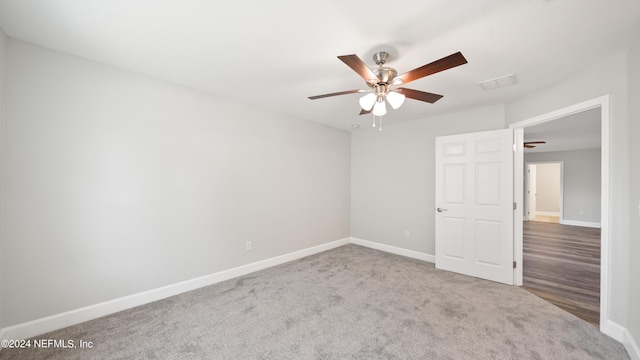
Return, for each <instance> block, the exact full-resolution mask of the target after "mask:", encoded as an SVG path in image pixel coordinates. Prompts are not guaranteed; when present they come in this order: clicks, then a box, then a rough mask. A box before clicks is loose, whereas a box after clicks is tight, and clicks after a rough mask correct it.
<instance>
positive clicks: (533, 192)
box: [527, 164, 538, 220]
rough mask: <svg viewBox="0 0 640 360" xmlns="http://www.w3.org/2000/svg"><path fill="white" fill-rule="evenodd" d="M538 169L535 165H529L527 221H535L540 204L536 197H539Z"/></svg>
mask: <svg viewBox="0 0 640 360" xmlns="http://www.w3.org/2000/svg"><path fill="white" fill-rule="evenodd" d="M537 170H538V168H537V167H536V166H535V165H533V164H527V183H528V189H527V199H528V200H529V201H528V204H527V220H533V219H534V218H535V217H536V212H537V210H536V209H537V208H538V202H537V201H536V196H538V190H537V189H538V185H537V184H538V182H537V176H538V175H537V172H538V171H537Z"/></svg>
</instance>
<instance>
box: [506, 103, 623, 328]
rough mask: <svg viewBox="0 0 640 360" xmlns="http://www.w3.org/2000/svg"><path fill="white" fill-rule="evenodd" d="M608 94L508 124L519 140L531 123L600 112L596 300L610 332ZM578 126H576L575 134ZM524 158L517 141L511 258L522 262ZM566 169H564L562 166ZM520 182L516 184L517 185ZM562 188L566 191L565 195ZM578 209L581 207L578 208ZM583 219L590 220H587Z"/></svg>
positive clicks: (518, 276) (519, 274)
mask: <svg viewBox="0 0 640 360" xmlns="http://www.w3.org/2000/svg"><path fill="white" fill-rule="evenodd" d="M609 101H610V100H609V96H602V97H599V98H596V99H592V100H589V101H585V102H583V103H579V104H576V105H573V106H569V107H567V108H563V109H560V110H556V111H553V112H551V113H547V114H543V115H540V116H536V117H534V118H531V119H528V120H524V121H521V122H518V123H514V124H511V125H510V128H512V129H514V131H515V137H516V143H517V144H518V143H519V144H522V143H523V142H524V134H525V131H526V128H529V127H533V126H534V125H538V124H543V123H547V122H554V121H555V120H558V119H561V118H564V117H567V116H570V115H573V114H577V113H580V112H584V111H587V110H593V111H595V112H597V113H598V114H599V115H600V124H599V129H600V133H599V136H598V138H597V141H598V142H599V143H600V162H599V165H600V178H599V181H600V183H599V188H600V196H599V199H600V211H599V215H598V219H597V223H598V226H600V228H599V229H598V230H599V231H600V256H599V258H600V259H599V260H600V264H599V265H600V275H599V277H600V282H599V290H600V291H599V296H600V304H599V310H600V311H599V328H600V330H601V331H603V332H604V333H607V334H608V333H611V332H612V329H609V327H608V325H607V324H608V323H609V321H608V319H609V316H608V314H609V312H608V294H609V273H610V270H609V266H610V261H609V247H610V243H609V239H610V235H609V231H610V230H609V229H610V224H609V221H610V220H609V126H610V125H609V124H610V121H609ZM579 130H580V129H577V131H576V134H577V133H578V132H579ZM524 169H525V162H524V149H523V147H522V146H521V145H520V146H518V147H517V148H516V157H515V172H514V181H515V184H516V186H515V187H514V191H515V194H514V198H515V199H516V203H517V204H516V205H517V210H516V216H515V219H517V220H516V221H514V230H515V231H514V233H515V235H514V239H515V240H514V241H515V244H514V251H515V253H514V255H515V256H514V258H515V259H516V262H517V263H518V264H523V221H522V220H523V219H524V215H525V214H524V211H523V209H524V199H525V194H524V189H525V186H524V180H525V179H524V178H525V176H524V173H525V170H524ZM565 171H566V169H565ZM518 184H519V185H518ZM566 191H567V190H566V189H565V195H566ZM578 211H582V210H580V209H578ZM566 212H567V204H566V203H565V204H564V210H563V215H566ZM586 223H589V221H587V222H586ZM515 282H516V284H517V285H520V286H522V285H523V266H517V267H516V271H515Z"/></svg>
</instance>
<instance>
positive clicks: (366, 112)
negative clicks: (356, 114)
mask: <svg viewBox="0 0 640 360" xmlns="http://www.w3.org/2000/svg"><path fill="white" fill-rule="evenodd" d="M372 110H373V108H372V109H371V110H365V109H362V110H360V115H366V114H371V111H372Z"/></svg>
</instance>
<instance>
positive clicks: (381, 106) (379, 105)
mask: <svg viewBox="0 0 640 360" xmlns="http://www.w3.org/2000/svg"><path fill="white" fill-rule="evenodd" d="M386 113H387V105H386V104H385V103H384V100H382V101H376V103H375V105H373V115H375V116H382V115H384V114H386Z"/></svg>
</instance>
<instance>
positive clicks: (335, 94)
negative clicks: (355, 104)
mask: <svg viewBox="0 0 640 360" xmlns="http://www.w3.org/2000/svg"><path fill="white" fill-rule="evenodd" d="M366 91H367V90H360V89H358V90H347V91H340V92H334V93H330V94H323V95H315V96H309V99H311V100H316V99H322V98H326V97H330V96H338V95H347V94H355V93H362V92H366Z"/></svg>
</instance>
